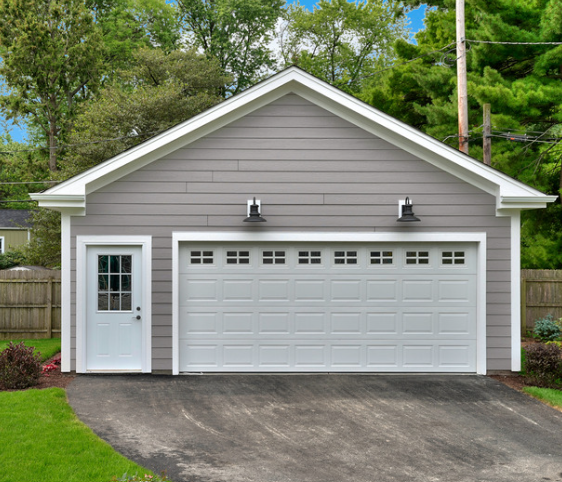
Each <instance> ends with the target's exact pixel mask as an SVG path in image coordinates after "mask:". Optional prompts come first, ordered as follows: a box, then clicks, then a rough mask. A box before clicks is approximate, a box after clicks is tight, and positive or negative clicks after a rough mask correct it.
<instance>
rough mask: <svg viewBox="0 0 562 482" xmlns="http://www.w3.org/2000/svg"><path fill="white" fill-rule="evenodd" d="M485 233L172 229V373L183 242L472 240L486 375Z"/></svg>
mask: <svg viewBox="0 0 562 482" xmlns="http://www.w3.org/2000/svg"><path fill="white" fill-rule="evenodd" d="M486 240H487V237H486V233H463V232H456V233H440V232H434V233H330V232H315V233H302V232H301V233H297V232H257V233H251V232H248V233H245V232H235V233H233V232H220V231H214V232H213V231H209V232H204V233H201V232H174V233H172V337H173V340H172V374H173V375H179V318H180V315H179V271H180V270H179V268H180V266H179V249H180V243H182V242H253V243H264V242H271V243H276V242H311V243H314V242H354V243H362V242H397V243H398V242H406V243H407V242H442V243H446V242H465V243H466V242H472V243H477V250H476V252H477V254H476V256H477V266H478V273H477V303H478V304H477V308H476V313H477V314H476V318H477V320H476V373H478V374H479V375H485V374H486V371H487V359H486V347H487V343H486V342H487V340H486V289H487V288H486V255H487V244H486Z"/></svg>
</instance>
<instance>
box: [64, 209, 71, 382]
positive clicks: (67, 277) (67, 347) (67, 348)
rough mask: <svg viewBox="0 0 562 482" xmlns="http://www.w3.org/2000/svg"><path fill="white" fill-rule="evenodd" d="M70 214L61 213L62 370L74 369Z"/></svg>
mask: <svg viewBox="0 0 562 482" xmlns="http://www.w3.org/2000/svg"><path fill="white" fill-rule="evenodd" d="M71 263H72V260H71V249H70V215H69V214H66V213H62V215H61V371H63V372H69V371H71V370H72V364H71V358H72V349H71V347H72V344H71V338H72V328H71V326H72V324H71V305H70V300H71V289H72V286H71V285H72V283H71V274H70V273H71V268H72V267H71Z"/></svg>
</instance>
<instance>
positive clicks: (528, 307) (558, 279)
mask: <svg viewBox="0 0 562 482" xmlns="http://www.w3.org/2000/svg"><path fill="white" fill-rule="evenodd" d="M547 315H552V316H553V317H554V319H557V318H561V317H562V270H554V269H523V270H521V332H522V334H525V333H526V332H527V331H528V330H532V329H533V328H534V326H535V321H536V320H538V319H541V318H544V317H545V316H547Z"/></svg>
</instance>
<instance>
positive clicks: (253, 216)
mask: <svg viewBox="0 0 562 482" xmlns="http://www.w3.org/2000/svg"><path fill="white" fill-rule="evenodd" d="M247 213H248V217H247V218H246V219H244V222H245V223H265V222H266V220H265V219H264V218H262V217H261V201H260V200H259V199H258V200H257V201H256V198H255V197H254V200H253V201H252V200H251V199H250V200H248V211H247Z"/></svg>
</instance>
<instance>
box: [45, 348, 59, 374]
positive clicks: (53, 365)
mask: <svg viewBox="0 0 562 482" xmlns="http://www.w3.org/2000/svg"><path fill="white" fill-rule="evenodd" d="M59 366H60V353H59V354H58V355H56V356H55V357H53V358H52V359H51V363H47V364H46V365H43V370H42V371H41V375H43V376H46V377H48V376H49V372H52V371H54V370H56V369H57V367H59Z"/></svg>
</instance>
